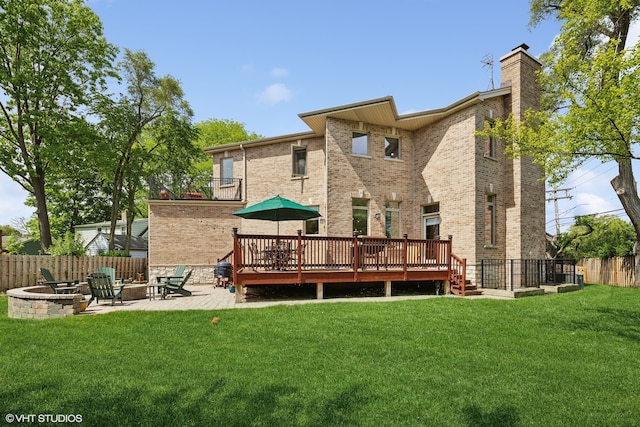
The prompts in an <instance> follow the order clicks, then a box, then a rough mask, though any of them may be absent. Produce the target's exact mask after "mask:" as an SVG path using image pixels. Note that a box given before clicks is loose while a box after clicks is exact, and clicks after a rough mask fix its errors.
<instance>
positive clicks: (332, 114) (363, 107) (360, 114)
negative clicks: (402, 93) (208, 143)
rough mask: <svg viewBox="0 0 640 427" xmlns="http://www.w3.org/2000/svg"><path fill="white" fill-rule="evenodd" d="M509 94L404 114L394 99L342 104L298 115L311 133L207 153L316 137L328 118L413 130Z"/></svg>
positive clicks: (508, 90)
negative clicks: (399, 111) (399, 112)
mask: <svg viewBox="0 0 640 427" xmlns="http://www.w3.org/2000/svg"><path fill="white" fill-rule="evenodd" d="M510 93H511V87H510V86H506V87H502V88H499V89H494V90H490V91H486V92H476V93H474V94H471V95H469V96H467V97H466V98H463V99H461V100H459V101H457V102H454V103H453V104H451V105H449V106H447V107H444V108H438V109H436V110H427V111H422V112H418V113H410V114H402V115H400V114H398V111H397V109H396V105H395V102H394V101H393V97H392V96H387V97H384V98H377V99H372V100H369V101H363V102H358V103H355V104H347V105H341V106H338V107H333V108H327V109H324V110H317V111H311V112H308V113H302V114H298V117H300V118H301V119H302V120H303V121H304V122H305V123H306V124H307V126H309V127H310V128H311V132H302V133H294V134H289V135H282V136H276V137H271V138H262V139H258V140H254V141H244V142H235V143H232V144H225V145H219V146H214V147H209V148H205V149H204V152H205V153H207V154H209V155H212V154H216V153H222V152H225V151H228V150H236V149H244V148H245V147H249V146H251V147H255V146H260V145H268V144H274V143H280V142H290V141H298V140H304V139H308V138H317V137H319V136H323V135H324V134H325V130H326V125H327V119H328V118H335V119H340V120H348V121H352V122H363V123H369V124H372V125H378V126H386V127H389V128H397V129H405V130H409V131H414V130H417V129H421V128H423V127H425V126H428V125H430V124H433V123H435V122H437V121H438V120H441V119H443V118H445V117H447V116H449V115H451V114H454V113H456V112H458V111H460V110H463V109H465V108H468V107H470V106H472V105H475V104H478V103H481V102H483V101H485V100H487V99H491V98H496V97H499V96H504V95H509V94H510Z"/></svg>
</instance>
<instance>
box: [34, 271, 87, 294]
mask: <svg viewBox="0 0 640 427" xmlns="http://www.w3.org/2000/svg"><path fill="white" fill-rule="evenodd" d="M40 274H42V277H43V278H44V280H45V281H44V284H45V285H49V286H50V287H51V289H53V291H54V292H55V293H58V292H59V289H60V286H59V285H66V286H74V285H77V284H78V283H79V281H78V280H56V279H55V278H54V277H53V274H51V271H49V269H48V268H44V267H40Z"/></svg>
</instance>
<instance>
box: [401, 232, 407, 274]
mask: <svg viewBox="0 0 640 427" xmlns="http://www.w3.org/2000/svg"><path fill="white" fill-rule="evenodd" d="M402 237H403V238H404V242H403V243H402V272H403V277H404V281H405V282H406V281H407V277H408V276H407V255H408V251H409V235H408V234H407V233H405V234H403V235H402Z"/></svg>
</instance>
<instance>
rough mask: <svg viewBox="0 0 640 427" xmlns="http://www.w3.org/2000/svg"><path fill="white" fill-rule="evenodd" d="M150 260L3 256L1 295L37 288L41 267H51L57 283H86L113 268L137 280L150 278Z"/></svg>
mask: <svg viewBox="0 0 640 427" xmlns="http://www.w3.org/2000/svg"><path fill="white" fill-rule="evenodd" d="M147 266H148V261H147V258H129V257H102V256H93V257H75V256H49V255H2V256H0V292H6V291H7V290H9V289H13V288H23V287H26V286H35V285H36V284H37V283H38V281H39V280H40V279H41V275H40V267H44V268H48V269H49V270H50V271H51V273H52V274H53V277H54V278H56V280H74V279H77V280H80V281H84V280H86V277H87V276H88V275H89V274H91V273H93V272H95V271H96V270H97V269H98V268H99V267H113V268H115V270H116V276H117V277H122V278H125V279H128V278H136V277H137V275H138V273H143V274H144V277H145V278H147V277H148V273H147Z"/></svg>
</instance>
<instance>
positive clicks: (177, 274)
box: [156, 265, 187, 285]
mask: <svg viewBox="0 0 640 427" xmlns="http://www.w3.org/2000/svg"><path fill="white" fill-rule="evenodd" d="M186 268H187V266H186V265H178V266H177V267H176V269H175V270H174V271H173V274H172V275H171V276H157V277H156V280H157V281H158V284H160V283H161V282H162V283H171V284H172V285H177V284H178V283H180V281H181V280H182V279H183V276H184V270H185V269H186Z"/></svg>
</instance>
